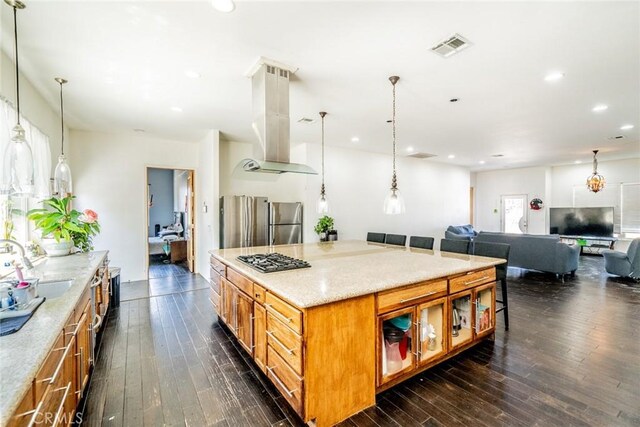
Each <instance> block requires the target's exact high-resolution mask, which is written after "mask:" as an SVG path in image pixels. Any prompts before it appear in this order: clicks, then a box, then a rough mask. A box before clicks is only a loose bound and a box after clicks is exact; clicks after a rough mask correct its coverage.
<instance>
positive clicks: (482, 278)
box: [464, 276, 489, 286]
mask: <svg viewBox="0 0 640 427" xmlns="http://www.w3.org/2000/svg"><path fill="white" fill-rule="evenodd" d="M488 278H489V276H482V277H481V278H479V279H476V280H471V281H470V282H464V285H465V286H469V285H473V284H474V283H478V282H482V281H483V280H487V279H488Z"/></svg>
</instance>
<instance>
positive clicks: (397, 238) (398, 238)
mask: <svg viewBox="0 0 640 427" xmlns="http://www.w3.org/2000/svg"><path fill="white" fill-rule="evenodd" d="M384 242H385V243H386V244H387V245H396V246H404V245H406V244H407V236H405V235H404V234H387V237H386V239H385V240H384Z"/></svg>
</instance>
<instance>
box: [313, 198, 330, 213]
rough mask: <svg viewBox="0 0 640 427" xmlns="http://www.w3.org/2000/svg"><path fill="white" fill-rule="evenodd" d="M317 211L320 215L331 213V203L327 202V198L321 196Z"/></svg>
mask: <svg viewBox="0 0 640 427" xmlns="http://www.w3.org/2000/svg"><path fill="white" fill-rule="evenodd" d="M316 210H317V211H318V213H319V214H327V213H329V202H328V201H327V196H325V195H324V194H321V195H320V197H318V203H317V204H316Z"/></svg>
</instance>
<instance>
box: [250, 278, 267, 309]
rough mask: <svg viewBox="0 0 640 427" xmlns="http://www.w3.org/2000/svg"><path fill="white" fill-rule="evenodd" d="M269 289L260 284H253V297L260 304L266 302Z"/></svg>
mask: <svg viewBox="0 0 640 427" xmlns="http://www.w3.org/2000/svg"><path fill="white" fill-rule="evenodd" d="M266 297H267V291H266V290H265V289H264V288H263V287H262V286H260V285H256V284H255V283H254V284H253V299H254V300H255V301H257V302H259V303H260V304H264V303H265V299H266Z"/></svg>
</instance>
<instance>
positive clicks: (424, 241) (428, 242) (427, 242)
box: [409, 236, 434, 249]
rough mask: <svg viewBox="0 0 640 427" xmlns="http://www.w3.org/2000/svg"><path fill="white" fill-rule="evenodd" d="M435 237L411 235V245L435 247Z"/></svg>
mask: <svg viewBox="0 0 640 427" xmlns="http://www.w3.org/2000/svg"><path fill="white" fill-rule="evenodd" d="M433 240H434V239H433V237H422V236H411V237H410V238H409V247H411V248H420V249H433Z"/></svg>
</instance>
